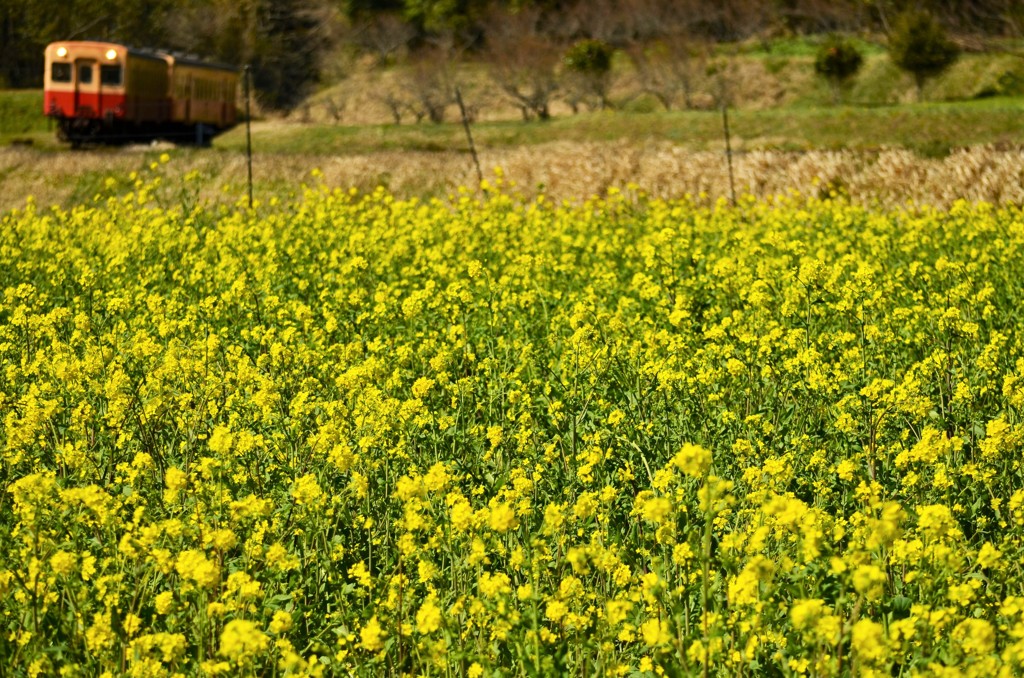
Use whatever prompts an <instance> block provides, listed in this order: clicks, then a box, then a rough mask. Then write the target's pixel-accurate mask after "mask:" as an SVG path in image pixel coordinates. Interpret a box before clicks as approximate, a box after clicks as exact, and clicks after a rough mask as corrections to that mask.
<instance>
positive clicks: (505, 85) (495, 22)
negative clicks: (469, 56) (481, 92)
mask: <svg viewBox="0 0 1024 678" xmlns="http://www.w3.org/2000/svg"><path fill="white" fill-rule="evenodd" d="M542 19H543V17H542V15H541V12H540V11H539V10H538V9H536V8H533V7H527V8H523V9H521V10H519V11H518V12H510V11H508V10H506V9H495V10H494V11H493V12H492V13H491V14H490V15H489V16H488V20H487V25H486V34H487V46H486V48H485V51H484V55H485V59H486V61H487V67H488V72H489V73H490V76H491V79H492V80H494V82H495V83H496V84H497V85H498V87H499V88H500V89H501V91H502V92H503V93H504V94H505V96H506V97H508V98H509V99H510V100H511V101H512V103H514V104H515V105H517V106H519V109H520V110H521V111H522V114H523V119H524V120H529V119H530V118H537V119H538V120H547V119H549V118H550V117H551V98H552V96H553V95H554V93H555V92H556V91H557V89H558V78H557V76H556V74H555V71H556V69H557V67H558V63H559V60H560V58H561V49H560V48H559V47H558V46H557V45H556V44H554V43H553V42H552V40H551V39H550V38H547V37H546V36H545V35H544V34H543V31H542V24H541V22H542Z"/></svg>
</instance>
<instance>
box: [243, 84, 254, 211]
mask: <svg viewBox="0 0 1024 678" xmlns="http://www.w3.org/2000/svg"><path fill="white" fill-rule="evenodd" d="M242 85H243V86H244V87H245V156H246V160H247V163H248V167H249V209H252V111H251V107H250V106H249V99H250V98H251V92H250V90H251V89H252V72H251V71H250V69H249V65H248V64H246V66H245V68H244V69H243V71H242Z"/></svg>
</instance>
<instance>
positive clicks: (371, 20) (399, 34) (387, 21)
mask: <svg viewBox="0 0 1024 678" xmlns="http://www.w3.org/2000/svg"><path fill="white" fill-rule="evenodd" d="M349 36H350V39H351V41H352V42H353V43H355V44H356V45H358V46H359V47H360V48H361V49H362V50H364V51H366V52H368V53H369V54H372V55H373V57H374V59H375V60H376V62H377V65H378V66H383V65H385V64H387V63H389V62H392V61H394V60H395V59H398V58H400V57H401V56H402V53H403V52H404V51H405V50H406V49H407V48H408V47H409V43H410V42H411V41H412V39H413V38H415V37H416V29H414V28H413V27H412V26H411V25H409V23H408V22H407V21H405V20H403V19H402V17H401V16H398V15H396V14H391V13H375V14H373V15H371V16H369V17H366V18H364V19H362V20H359V21H357V22H356V23H355V24H353V26H352V28H351V30H350V33H349Z"/></svg>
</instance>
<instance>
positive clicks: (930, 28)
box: [889, 11, 960, 101]
mask: <svg viewBox="0 0 1024 678" xmlns="http://www.w3.org/2000/svg"><path fill="white" fill-rule="evenodd" d="M959 55H960V49H959V48H958V47H957V46H956V44H955V43H953V41H952V40H950V39H949V37H948V36H947V35H946V30H945V29H944V28H943V27H942V24H940V23H939V22H938V20H936V19H935V17H934V16H932V15H931V14H929V13H928V12H920V11H910V12H905V13H903V14H901V15H900V16H899V17H898V18H897V19H896V21H895V23H894V24H893V30H892V34H891V35H890V36H889V57H890V58H891V59H892V62H893V63H894V64H896V65H897V66H898V67H899V68H901V69H903V70H904V71H907V72H909V73H910V74H911V75H913V76H914V83H915V84H916V85H917V98H918V101H920V100H921V98H922V92H923V91H924V83H925V81H926V80H928V79H929V78H933V77H935V76H937V75H939V74H940V73H942V72H943V71H945V70H946V69H947V68H949V67H950V65H952V64H953V62H954V61H956V59H957V57H958V56H959Z"/></svg>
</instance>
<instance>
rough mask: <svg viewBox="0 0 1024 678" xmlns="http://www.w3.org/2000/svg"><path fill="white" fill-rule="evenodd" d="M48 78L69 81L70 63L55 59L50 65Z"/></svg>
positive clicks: (56, 80) (55, 80)
mask: <svg viewBox="0 0 1024 678" xmlns="http://www.w3.org/2000/svg"><path fill="white" fill-rule="evenodd" d="M50 80H53V81H54V82H71V64H62V63H60V62H57V61H55V62H54V63H53V64H52V65H51V66H50Z"/></svg>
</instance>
